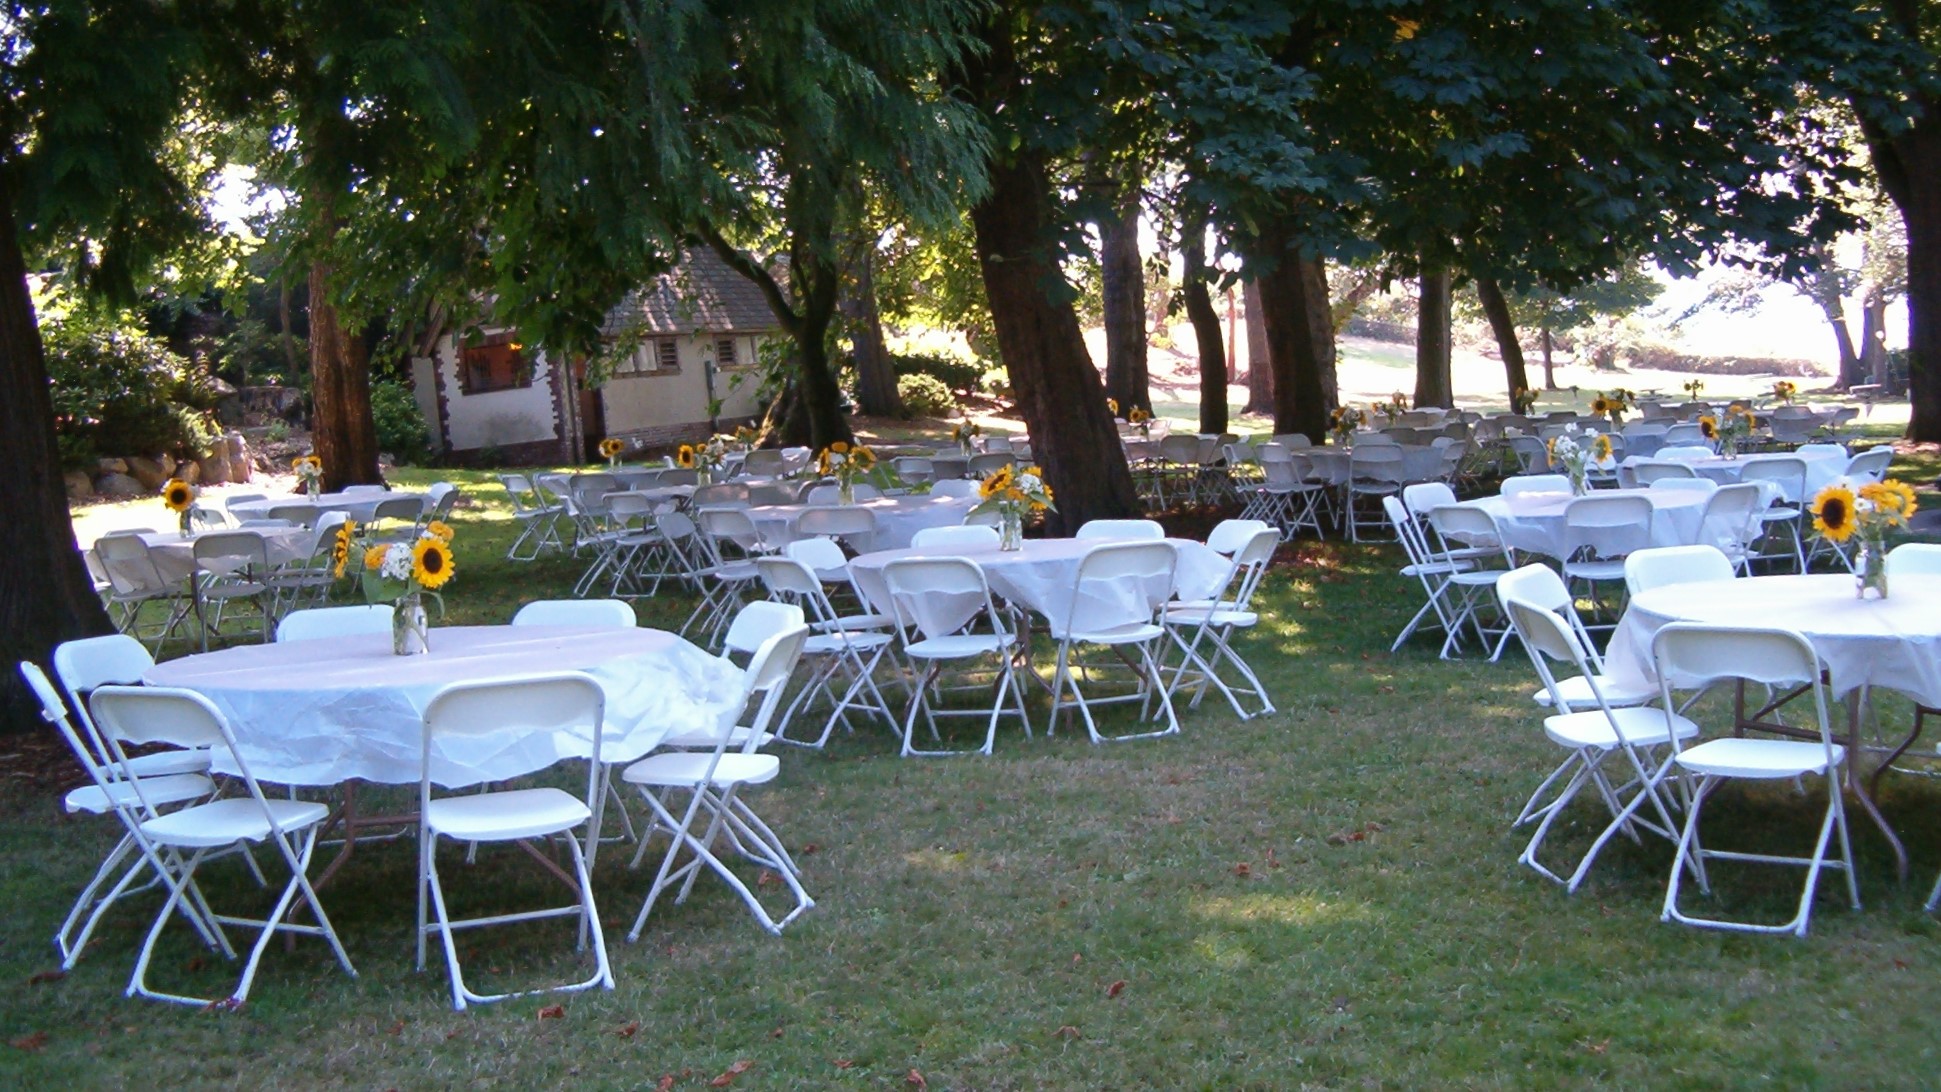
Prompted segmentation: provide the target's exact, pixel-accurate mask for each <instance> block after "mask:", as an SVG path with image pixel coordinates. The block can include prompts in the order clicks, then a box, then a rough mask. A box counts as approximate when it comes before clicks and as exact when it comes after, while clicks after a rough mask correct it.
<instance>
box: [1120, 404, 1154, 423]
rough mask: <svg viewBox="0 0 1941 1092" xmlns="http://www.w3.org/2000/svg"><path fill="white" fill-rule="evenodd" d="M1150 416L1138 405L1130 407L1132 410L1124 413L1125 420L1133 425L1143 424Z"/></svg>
mask: <svg viewBox="0 0 1941 1092" xmlns="http://www.w3.org/2000/svg"><path fill="white" fill-rule="evenodd" d="M1151 417H1152V414H1150V413H1147V412H1146V411H1145V410H1143V409H1140V408H1139V407H1138V406H1134V407H1132V412H1131V413H1128V414H1126V420H1127V421H1130V422H1132V423H1133V424H1135V425H1143V424H1145V423H1146V421H1147V420H1148V419H1150V418H1151Z"/></svg>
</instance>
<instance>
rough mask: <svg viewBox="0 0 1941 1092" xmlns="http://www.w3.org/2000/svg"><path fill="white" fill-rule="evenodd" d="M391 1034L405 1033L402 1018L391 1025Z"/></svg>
mask: <svg viewBox="0 0 1941 1092" xmlns="http://www.w3.org/2000/svg"><path fill="white" fill-rule="evenodd" d="M391 1034H392V1035H402V1034H404V1021H403V1020H400V1021H398V1022H397V1023H395V1024H392V1025H391Z"/></svg>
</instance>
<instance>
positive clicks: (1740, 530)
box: [1698, 482, 1766, 572]
mask: <svg viewBox="0 0 1941 1092" xmlns="http://www.w3.org/2000/svg"><path fill="white" fill-rule="evenodd" d="M1765 500H1766V497H1765V491H1764V487H1763V486H1760V485H1758V484H1756V483H1752V482H1739V483H1736V484H1733V485H1721V486H1719V487H1718V488H1717V489H1715V490H1713V491H1712V495H1711V497H1710V498H1709V499H1707V500H1706V502H1705V511H1704V513H1703V514H1702V515H1701V516H1700V517H1699V527H1698V541H1699V543H1700V544H1702V545H1706V546H1714V547H1717V548H1718V550H1719V552H1720V553H1723V554H1724V555H1725V556H1727V557H1729V558H1731V559H1732V564H1733V566H1734V567H1736V568H1737V569H1738V570H1739V571H1740V572H1748V571H1749V570H1750V567H1751V564H1752V557H1753V551H1752V543H1753V542H1754V541H1755V540H1757V539H1758V537H1759V535H1760V534H1761V533H1762V528H1761V526H1760V523H1759V509H1760V508H1761V507H1762V506H1763V505H1764V504H1765Z"/></svg>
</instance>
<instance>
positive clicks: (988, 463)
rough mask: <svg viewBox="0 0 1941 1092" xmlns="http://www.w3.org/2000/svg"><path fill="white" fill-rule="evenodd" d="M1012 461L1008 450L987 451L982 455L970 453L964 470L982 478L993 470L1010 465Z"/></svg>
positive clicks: (972, 475)
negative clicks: (968, 461)
mask: <svg viewBox="0 0 1941 1092" xmlns="http://www.w3.org/2000/svg"><path fill="white" fill-rule="evenodd" d="M1014 461H1016V460H1015V458H1014V457H1013V456H1012V454H1011V453H1010V452H1008V451H989V452H985V453H984V454H982V455H972V456H971V457H970V463H969V465H968V467H967V469H966V471H965V472H966V473H968V474H969V475H970V476H971V477H973V478H982V477H983V476H985V475H986V474H989V473H990V472H991V471H993V470H1001V469H1003V468H1004V467H1007V466H1010V465H1011V464H1012V463H1013V462H1014Z"/></svg>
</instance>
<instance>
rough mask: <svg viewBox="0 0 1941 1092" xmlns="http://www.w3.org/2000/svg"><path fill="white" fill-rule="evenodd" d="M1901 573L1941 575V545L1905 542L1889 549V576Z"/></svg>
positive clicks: (1909, 574) (1890, 577) (1892, 576)
mask: <svg viewBox="0 0 1941 1092" xmlns="http://www.w3.org/2000/svg"><path fill="white" fill-rule="evenodd" d="M1901 575H1907V576H1916V575H1920V576H1941V545H1937V544H1935V543H1932V542H1903V543H1901V544H1900V545H1899V546H1896V547H1894V548H1893V549H1891V550H1889V551H1887V578H1888V579H1889V580H1892V579H1893V578H1894V577H1896V576H1901Z"/></svg>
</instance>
